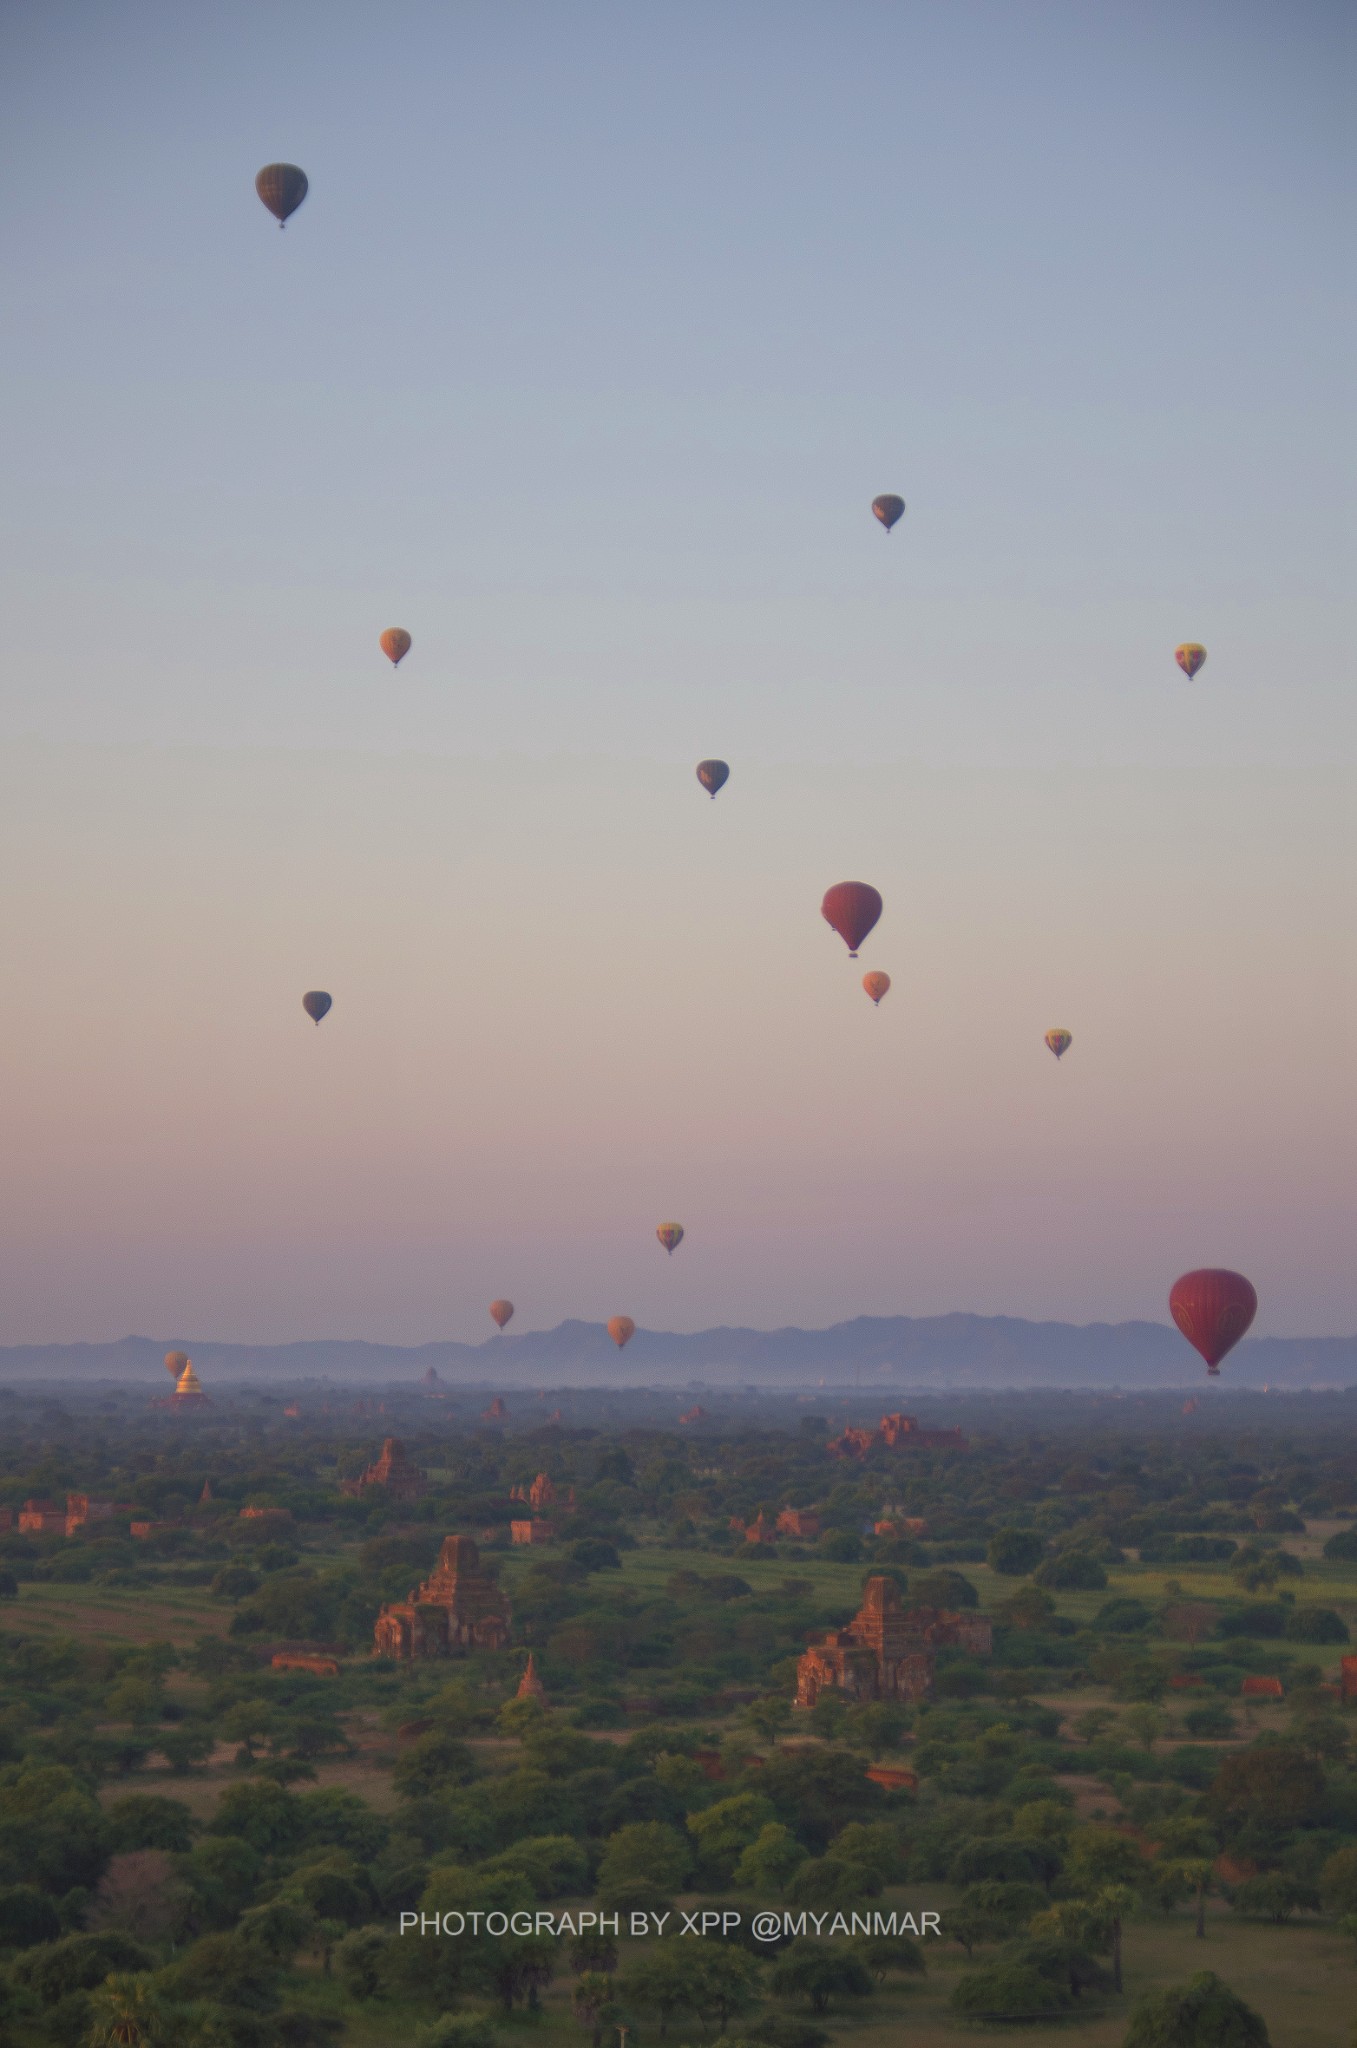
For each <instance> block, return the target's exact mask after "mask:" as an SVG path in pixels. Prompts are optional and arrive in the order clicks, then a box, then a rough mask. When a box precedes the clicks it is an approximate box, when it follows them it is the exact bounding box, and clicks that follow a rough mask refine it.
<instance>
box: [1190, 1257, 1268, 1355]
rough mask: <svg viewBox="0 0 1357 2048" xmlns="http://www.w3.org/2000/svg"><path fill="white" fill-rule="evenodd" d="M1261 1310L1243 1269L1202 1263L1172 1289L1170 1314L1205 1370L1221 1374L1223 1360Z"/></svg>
mask: <svg viewBox="0 0 1357 2048" xmlns="http://www.w3.org/2000/svg"><path fill="white" fill-rule="evenodd" d="M1257 1313H1258V1296H1257V1295H1256V1294H1255V1293H1254V1290H1253V1287H1252V1285H1251V1284H1250V1282H1249V1281H1247V1280H1246V1279H1245V1278H1244V1275H1243V1274H1242V1273H1231V1272H1229V1271H1228V1270H1227V1269H1226V1268H1225V1267H1224V1266H1202V1267H1200V1268H1199V1269H1198V1271H1197V1272H1195V1273H1184V1274H1183V1276H1182V1278H1181V1279H1180V1280H1175V1281H1174V1283H1173V1286H1172V1287H1171V1288H1170V1289H1169V1314H1170V1315H1171V1316H1172V1317H1173V1320H1174V1322H1175V1323H1176V1324H1177V1325H1178V1328H1179V1329H1180V1330H1181V1331H1182V1333H1183V1335H1184V1336H1185V1337H1186V1339H1187V1341H1188V1343H1189V1344H1190V1345H1191V1346H1192V1347H1193V1349H1194V1350H1195V1351H1200V1353H1201V1355H1202V1357H1203V1358H1204V1359H1205V1360H1206V1370H1207V1371H1208V1372H1209V1373H1211V1374H1213V1375H1214V1374H1218V1373H1219V1371H1220V1361H1221V1359H1222V1358H1224V1356H1225V1354H1226V1352H1227V1351H1233V1350H1234V1347H1235V1345H1236V1344H1237V1343H1238V1342H1239V1340H1240V1338H1241V1337H1242V1336H1243V1335H1244V1332H1245V1331H1246V1330H1247V1329H1248V1327H1249V1324H1250V1323H1251V1322H1252V1321H1253V1319H1254V1317H1255V1316H1256V1315H1257Z"/></svg>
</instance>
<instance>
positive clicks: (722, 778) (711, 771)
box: [697, 761, 730, 796]
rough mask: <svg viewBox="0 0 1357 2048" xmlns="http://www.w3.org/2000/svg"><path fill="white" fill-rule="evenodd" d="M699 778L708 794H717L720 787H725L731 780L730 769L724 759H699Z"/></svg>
mask: <svg viewBox="0 0 1357 2048" xmlns="http://www.w3.org/2000/svg"><path fill="white" fill-rule="evenodd" d="M697 779H698V781H699V782H700V783H701V784H702V787H703V788H704V789H705V790H706V792H707V795H708V796H715V795H716V792H717V790H718V789H724V788H725V786H726V784H727V783H728V782H729V780H730V769H729V768H728V767H727V765H726V763H725V762H724V761H699V762H698V764H697Z"/></svg>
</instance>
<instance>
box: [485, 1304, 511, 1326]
mask: <svg viewBox="0 0 1357 2048" xmlns="http://www.w3.org/2000/svg"><path fill="white" fill-rule="evenodd" d="M513 1312H514V1305H513V1303H512V1302H511V1301H492V1302H491V1304H490V1320H491V1321H492V1322H493V1323H496V1324H498V1326H499V1328H500V1329H501V1330H502V1329H503V1328H504V1325H505V1324H506V1323H507V1322H508V1321H509V1320H510V1318H511V1317H512V1315H513Z"/></svg>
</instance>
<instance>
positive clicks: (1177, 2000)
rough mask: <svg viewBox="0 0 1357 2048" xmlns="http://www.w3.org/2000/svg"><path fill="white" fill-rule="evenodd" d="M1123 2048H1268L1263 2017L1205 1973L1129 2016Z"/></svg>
mask: <svg viewBox="0 0 1357 2048" xmlns="http://www.w3.org/2000/svg"><path fill="white" fill-rule="evenodd" d="M1122 2048H1271V2044H1270V2041H1269V2037H1268V2030H1267V2028H1266V2026H1265V2025H1264V2023H1263V2021H1262V2019H1261V2017H1260V2016H1259V2014H1258V2013H1256V2012H1255V2011H1254V2010H1253V2007H1252V2006H1250V2005H1245V2003H1244V2001H1243V1999H1242V1998H1240V1997H1239V1996H1238V1995H1237V1994H1236V1993H1235V1992H1233V1991H1231V1989H1230V1987H1229V1985H1228V1984H1222V1983H1221V1980H1220V1978H1219V1977H1218V1976H1217V1975H1216V1973H1215V1971H1214V1970H1203V1971H1202V1972H1201V1974H1200V1976H1197V1977H1193V1978H1192V1979H1191V1981H1190V1982H1189V1983H1187V1984H1182V1985H1174V1986H1173V1987H1171V1988H1170V1989H1169V1990H1167V1991H1160V1992H1157V1993H1152V1994H1151V1995H1150V1996H1149V1997H1148V1998H1144V1999H1142V2000H1141V2002H1140V2004H1139V2005H1138V2006H1137V2007H1136V2010H1135V2012H1134V2013H1133V2014H1132V2017H1131V2024H1130V2027H1129V2028H1128V2030H1127V2033H1126V2037H1125V2040H1124V2041H1123V2043H1122Z"/></svg>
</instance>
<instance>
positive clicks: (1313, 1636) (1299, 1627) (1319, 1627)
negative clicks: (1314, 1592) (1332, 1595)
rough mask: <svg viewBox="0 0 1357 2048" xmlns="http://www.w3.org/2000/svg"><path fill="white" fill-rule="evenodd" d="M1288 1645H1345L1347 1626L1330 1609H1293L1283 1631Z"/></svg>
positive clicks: (1348, 1639) (1348, 1636)
mask: <svg viewBox="0 0 1357 2048" xmlns="http://www.w3.org/2000/svg"><path fill="white" fill-rule="evenodd" d="M1284 1634H1285V1636H1286V1640H1287V1642H1288V1643H1347V1642H1350V1641H1351V1640H1352V1638H1351V1636H1350V1635H1349V1633H1348V1625H1347V1623H1346V1622H1345V1621H1344V1620H1343V1617H1342V1616H1341V1615H1340V1614H1338V1613H1336V1612H1335V1611H1334V1609H1333V1608H1332V1607H1293V1608H1292V1609H1291V1612H1290V1613H1289V1614H1288V1615H1287V1617H1286V1628H1285V1630H1284Z"/></svg>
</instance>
